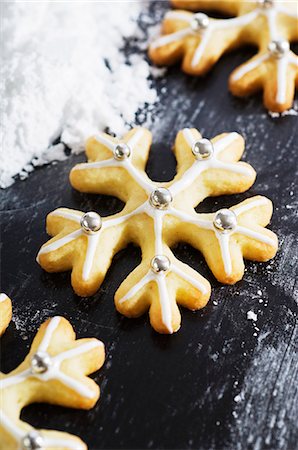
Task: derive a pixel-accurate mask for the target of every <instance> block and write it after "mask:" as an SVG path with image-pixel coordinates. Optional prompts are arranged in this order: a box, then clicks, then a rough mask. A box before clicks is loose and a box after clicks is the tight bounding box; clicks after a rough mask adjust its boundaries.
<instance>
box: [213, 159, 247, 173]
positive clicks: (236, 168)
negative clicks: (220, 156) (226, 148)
mask: <svg viewBox="0 0 298 450" xmlns="http://www.w3.org/2000/svg"><path fill="white" fill-rule="evenodd" d="M213 167H214V168H216V169H222V170H228V171H229V172H234V173H240V174H241V175H245V176H247V177H249V176H250V175H251V173H252V171H251V170H250V169H249V168H248V167H246V166H242V164H238V163H235V164H231V163H226V162H223V161H216V162H214V165H213Z"/></svg>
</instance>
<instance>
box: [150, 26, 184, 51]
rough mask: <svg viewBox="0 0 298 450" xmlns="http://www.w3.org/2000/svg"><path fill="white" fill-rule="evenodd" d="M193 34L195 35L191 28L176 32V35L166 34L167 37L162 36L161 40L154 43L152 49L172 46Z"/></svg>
mask: <svg viewBox="0 0 298 450" xmlns="http://www.w3.org/2000/svg"><path fill="white" fill-rule="evenodd" d="M191 34H193V31H192V29H191V28H184V29H183V30H179V31H176V32H175V33H171V34H166V35H165V36H161V37H160V38H158V39H156V40H155V41H154V42H152V44H151V48H159V47H163V46H164V45H168V44H172V43H173V42H177V41H179V40H180V39H183V38H185V37H186V36H189V35H191Z"/></svg>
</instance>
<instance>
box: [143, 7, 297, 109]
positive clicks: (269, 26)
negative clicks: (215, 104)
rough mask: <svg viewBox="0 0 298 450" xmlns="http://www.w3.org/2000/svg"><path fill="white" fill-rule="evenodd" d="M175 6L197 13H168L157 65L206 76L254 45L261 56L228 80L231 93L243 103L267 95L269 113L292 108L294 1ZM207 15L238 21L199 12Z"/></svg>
mask: <svg viewBox="0 0 298 450" xmlns="http://www.w3.org/2000/svg"><path fill="white" fill-rule="evenodd" d="M172 4H173V6H175V7H177V8H184V9H189V10H192V11H196V12H195V13H192V12H189V11H185V10H183V9H179V10H174V11H169V12H168V13H166V15H165V18H164V21H163V28H162V31H163V36H161V37H160V38H158V39H156V40H155V41H154V42H153V43H152V44H151V45H150V48H149V56H150V58H151V59H152V61H153V62H154V63H156V64H158V65H171V64H174V63H176V62H178V61H180V60H182V69H183V71H184V72H186V73H188V74H191V75H204V74H205V73H206V72H207V71H209V70H210V69H211V67H212V66H213V65H214V64H215V63H216V62H217V61H218V59H219V58H220V57H221V56H222V55H223V54H224V53H225V52H227V51H229V50H232V49H234V48H236V47H239V46H240V45H246V44H249V45H255V46H256V47H257V48H258V53H257V54H256V55H255V56H254V57H253V58H251V60H249V61H248V62H246V63H244V64H242V65H241V66H240V67H238V68H237V69H235V70H234V71H233V72H232V74H231V75H230V79H229V87H230V90H231V92H232V93H233V94H234V95H237V96H240V97H243V96H248V95H251V94H253V93H255V92H257V91H260V90H261V89H263V91H264V104H265V106H266V108H267V109H268V110H270V111H274V112H283V111H285V110H286V109H288V108H290V107H291V106H292V103H293V99H294V95H295V85H296V86H298V57H297V56H296V55H295V53H293V52H292V51H291V49H290V42H293V41H295V40H298V2H297V1H296V0H292V1H280V0H258V1H247V0H231V1H230V0H227V1H226V0H220V1H217V0H215V1H214V0H193V1H192V0H172ZM208 10H211V11H214V10H216V11H219V12H221V13H225V14H228V15H231V16H236V17H233V18H229V19H214V18H212V17H209V16H208V15H207V14H205V13H204V12H201V11H208ZM198 11H200V12H198Z"/></svg>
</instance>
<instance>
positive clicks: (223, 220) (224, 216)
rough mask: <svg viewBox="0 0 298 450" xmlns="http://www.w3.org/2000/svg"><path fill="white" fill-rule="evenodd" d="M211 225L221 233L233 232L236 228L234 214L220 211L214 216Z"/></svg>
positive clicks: (229, 211)
mask: <svg viewBox="0 0 298 450" xmlns="http://www.w3.org/2000/svg"><path fill="white" fill-rule="evenodd" d="M213 225H214V226H215V228H216V229H217V230H219V231H221V232H223V233H225V232H229V231H233V230H235V228H236V226H237V217H236V214H235V213H234V211H231V210H230V209H220V210H219V211H217V213H216V214H215V217H214V219H213Z"/></svg>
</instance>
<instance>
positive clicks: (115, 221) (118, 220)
mask: <svg viewBox="0 0 298 450" xmlns="http://www.w3.org/2000/svg"><path fill="white" fill-rule="evenodd" d="M145 205H146V202H145V203H142V204H141V205H140V206H139V207H138V208H137V209H135V210H133V211H131V212H130V213H128V214H125V215H124V216H119V217H115V218H111V219H107V220H104V221H103V223H102V230H106V229H107V228H111V227H114V226H116V225H120V224H121V223H123V222H125V221H126V220H128V219H130V217H133V216H136V215H137V214H142V213H143V212H145Z"/></svg>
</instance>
